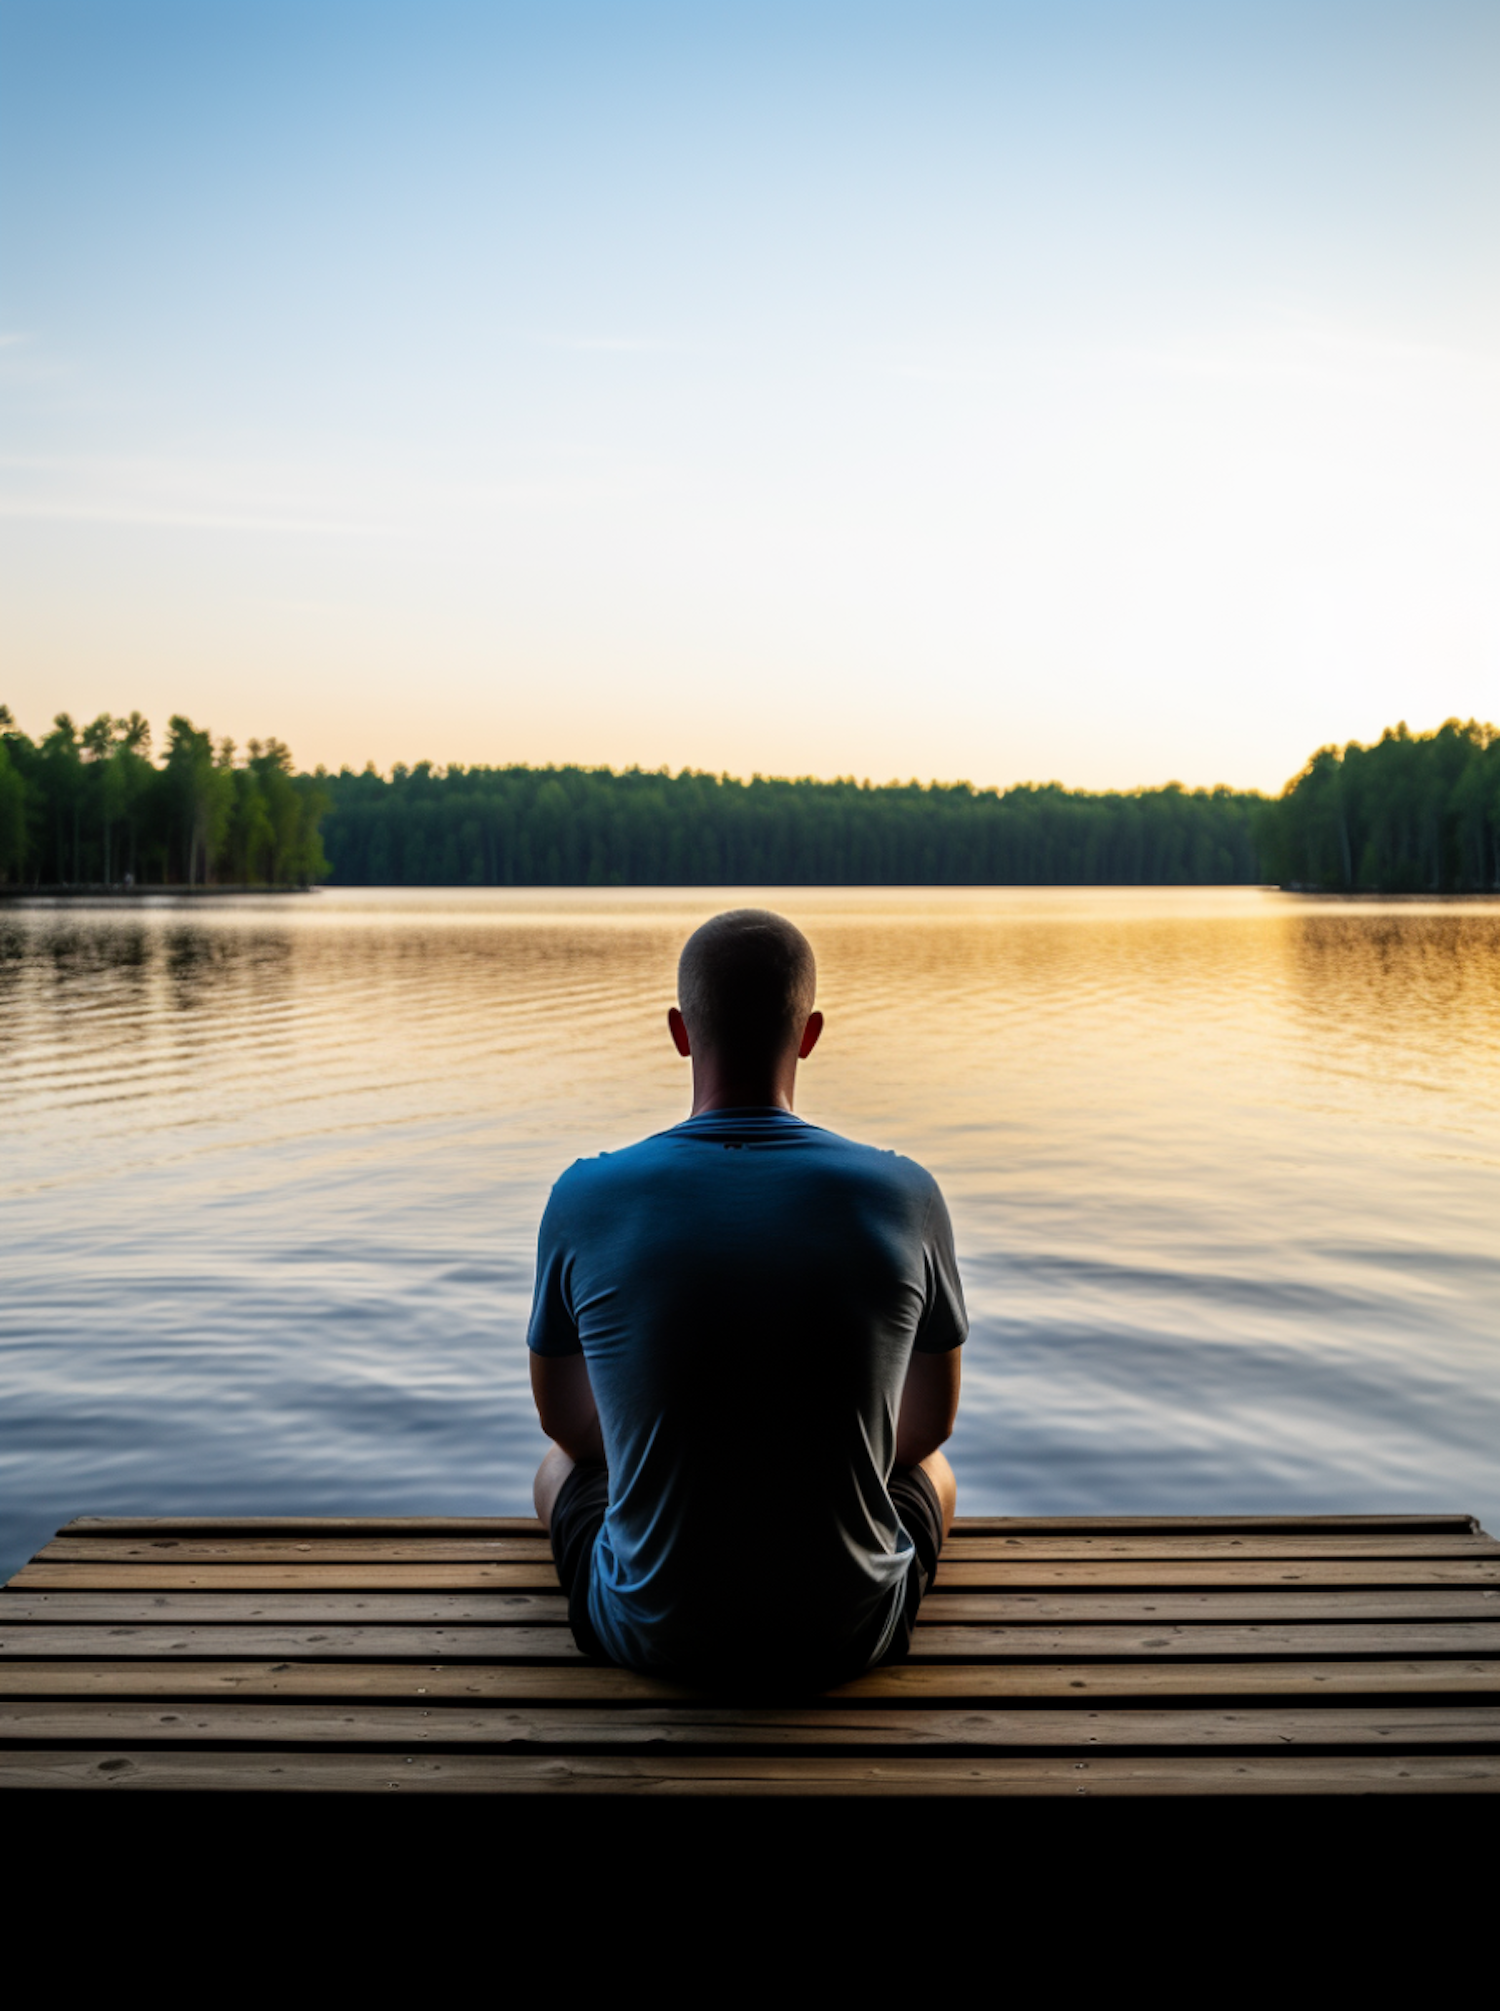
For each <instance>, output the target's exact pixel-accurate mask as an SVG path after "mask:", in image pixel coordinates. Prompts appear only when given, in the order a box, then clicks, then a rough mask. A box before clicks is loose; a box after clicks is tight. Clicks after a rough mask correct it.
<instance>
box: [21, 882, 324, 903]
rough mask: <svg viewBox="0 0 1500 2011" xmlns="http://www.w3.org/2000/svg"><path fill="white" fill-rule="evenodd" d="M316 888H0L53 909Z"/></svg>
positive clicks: (309, 891)
mask: <svg viewBox="0 0 1500 2011" xmlns="http://www.w3.org/2000/svg"><path fill="white" fill-rule="evenodd" d="M317 891H318V890H317V888H316V887H188V886H181V887H174V886H170V885H168V886H163V887H110V886H96V887H89V886H82V887H46V886H42V887H0V901H6V902H12V903H14V902H17V901H34V902H36V903H37V905H38V906H46V907H54V906H58V905H61V904H64V903H71V902H74V901H107V902H109V903H110V904H111V905H113V904H114V903H115V902H120V903H121V904H123V905H124V906H127V907H130V906H134V905H135V904H136V903H137V902H140V901H218V900H223V899H226V898H227V899H230V900H238V899H242V898H243V897H244V896H246V895H254V896H256V897H257V898H260V897H262V896H264V895H267V894H274V895H275V896H276V897H277V898H278V899H279V898H280V897H281V896H282V895H283V894H315V893H316V892H317Z"/></svg>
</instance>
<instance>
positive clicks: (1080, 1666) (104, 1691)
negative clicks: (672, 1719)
mask: <svg viewBox="0 0 1500 2011" xmlns="http://www.w3.org/2000/svg"><path fill="white" fill-rule="evenodd" d="M208 1696H220V1697H228V1696H242V1697H287V1698H305V1699H308V1700H310V1701H311V1700H314V1699H323V1700H330V1699H331V1700H336V1699H341V1698H347V1699H364V1698H369V1699H375V1698H383V1699H387V1700H390V1701H399V1700H419V1699H422V1698H431V1699H434V1700H448V1701H459V1702H470V1701H482V1700H486V1699H488V1700H490V1701H492V1702H504V1703H523V1702H524V1703H536V1704H551V1705H573V1704H621V1703H624V1704H631V1705H634V1704H639V1703H661V1702H669V1701H671V1702H677V1703H683V1704H702V1703H703V1702H704V1701H705V1699H704V1696H703V1693H702V1692H701V1691H696V1690H691V1689H689V1688H687V1687H686V1686H685V1685H681V1684H673V1683H664V1682H661V1681H659V1680H657V1679H656V1678H655V1677H651V1676H638V1675H635V1674H634V1673H633V1672H632V1671H630V1670H628V1669H610V1668H602V1667H599V1666H598V1665H596V1664H592V1663H586V1662H577V1663H573V1664H563V1665H559V1664H550V1665H549V1664H545V1663H534V1664H527V1663H515V1662H513V1663H499V1662H493V1663H468V1664H466V1663H461V1662H432V1663H427V1664H422V1663H410V1662H407V1663H378V1662H343V1663H340V1662H292V1661H290V1660H286V1661H278V1662H251V1661H245V1662H196V1661H185V1660H184V1661H180V1662H173V1661H134V1660H121V1661H115V1662H107V1661H79V1662H46V1661H35V1662H24V1661H18V1662H10V1661H4V1660H0V1697H10V1698H21V1697H34V1698H42V1697H120V1698H125V1697H158V1698H191V1697H208ZM1231 1697H1234V1698H1255V1699H1265V1700H1268V1701H1269V1700H1274V1701H1277V1702H1285V1701H1286V1700H1288V1699H1292V1698H1299V1699H1302V1700H1304V1701H1313V1700H1316V1701H1319V1702H1322V1701H1324V1700H1327V1699H1330V1698H1335V1697H1339V1698H1344V1699H1353V1698H1363V1699H1381V1698H1443V1697H1448V1698H1458V1697H1461V1698H1464V1699H1466V1700H1468V1701H1470V1702H1474V1703H1478V1702H1481V1701H1483V1702H1486V1703H1491V1702H1500V1660H1489V1659H1484V1658H1479V1659H1476V1658H1474V1657H1471V1656H1463V1657H1457V1658H1448V1659H1433V1660H1430V1661H1423V1660H1419V1659H1416V1658H1412V1659H1410V1660H1392V1661H1386V1662H1366V1661H1342V1662H1341V1661H1334V1662H1254V1661H1251V1662H1186V1661H1185V1662H1176V1663H1173V1662H1160V1661H1153V1662H1119V1663H1107V1662H1102V1663H1078V1662H1061V1663H1057V1662H1054V1663H1045V1662H1043V1663H1036V1662H1009V1663H1007V1662H994V1663H989V1664H972V1663H971V1664H945V1663H929V1664H926V1665H916V1666H914V1665H912V1664H911V1663H906V1664H903V1665H902V1666H900V1667H899V1668H887V1669H876V1670H872V1671H871V1673H870V1674H868V1675H865V1676H861V1677H859V1679H858V1680H857V1681H856V1682H853V1683H846V1684H844V1685H843V1686H842V1687H841V1688H839V1689H837V1690H834V1691H831V1692H829V1693H828V1700H829V1702H830V1703H831V1704H833V1705H845V1704H853V1705H861V1704H864V1703H875V1704H880V1703H900V1704H910V1705H927V1704H933V1703H943V1702H948V1703H951V1702H956V1701H968V1702H973V1703H974V1704H976V1705H979V1704H983V1703H985V1702H991V1701H1004V1702H1007V1703H1016V1702H1018V1701H1024V1700H1029V1699H1053V1700H1057V1701H1059V1702H1063V1703H1071V1704H1087V1703H1092V1702H1094V1701H1096V1700H1100V1699H1106V1698H1109V1699H1115V1700H1119V1699H1124V1698H1131V1699H1138V1700H1139V1701H1140V1702H1142V1703H1161V1702H1164V1701H1176V1700H1179V1699H1187V1698H1196V1699H1213V1698H1231ZM819 1708H822V1706H819Z"/></svg>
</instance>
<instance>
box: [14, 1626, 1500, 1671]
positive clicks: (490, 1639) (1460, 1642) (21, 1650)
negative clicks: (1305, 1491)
mask: <svg viewBox="0 0 1500 2011" xmlns="http://www.w3.org/2000/svg"><path fill="white" fill-rule="evenodd" d="M135 1655H140V1656H146V1657H151V1658H167V1657H175V1656H179V1655H180V1656H185V1657H187V1658H189V1659H192V1660H206V1659H211V1658H213V1657H218V1656H223V1657H228V1658H230V1659H233V1660H240V1659H243V1658H244V1657H246V1656H254V1657H257V1658H265V1659H268V1660H271V1659H275V1658H277V1657H279V1656H287V1657H289V1658H292V1659H295V1660H297V1661H376V1662H385V1661H394V1660H397V1659H402V1658H405V1659H410V1660H417V1661H430V1660H436V1659H437V1658H439V1657H441V1658H443V1659H445V1660H452V1661H457V1662H491V1661H505V1662H573V1661H578V1660H580V1659H581V1657H580V1655H579V1651H578V1649H577V1648H576V1647H575V1646H574V1643H573V1636H572V1634H571V1633H570V1632H569V1630H568V1629H567V1627H565V1626H564V1627H505V1628H499V1627H462V1626H457V1627H421V1626H417V1627H388V1626H386V1627H382V1626H373V1627H335V1626H323V1627H294V1626H257V1625H254V1624H246V1625H240V1626H193V1625H189V1626H181V1627H156V1626H147V1627H130V1626H110V1627H77V1626H71V1627H70V1626H49V1625H35V1624H34V1625H30V1626H25V1627H16V1628H11V1627H5V1628H0V1662H3V1661H5V1660H7V1659H14V1658H19V1659H25V1660H35V1659H37V1658H39V1657H42V1658H45V1657H56V1658H57V1659H59V1660H68V1659H72V1658H75V1657H79V1656H108V1657H109V1658H111V1659H113V1660H119V1659H121V1658H124V1657H130V1656H135ZM1341 1655H1366V1656H1375V1657H1388V1656H1391V1655H1405V1656H1420V1655H1468V1656H1500V1621H1483V1620H1452V1621H1439V1620H1432V1621H1413V1622H1407V1623H1402V1622H1397V1621H1374V1622H1368V1623H1358V1622H1354V1623H1350V1624H1347V1625H1328V1624H1324V1623H1319V1622H1313V1623H1310V1624H1307V1625H1301V1626H1298V1625H1282V1626H1253V1625H1251V1626H1241V1627H1215V1626H1210V1625H1192V1626H1171V1625H1167V1626H1148V1627H1144V1628H1142V1627H1130V1626H1116V1627H1090V1626H1086V1625H1079V1626H1074V1627H1044V1626H1032V1627H941V1626H931V1625H923V1624H921V1623H920V1622H919V1623H918V1625H917V1627H916V1629H915V1630H914V1632H913V1636H912V1649H911V1659H912V1661H913V1662H934V1661H952V1662H971V1663H972V1662H983V1661H1010V1660H1014V1659H1017V1658H1021V1657H1025V1658H1029V1659H1032V1660H1036V1661H1053V1660H1062V1659H1067V1660H1077V1661H1088V1660H1094V1661H1115V1660H1120V1659H1123V1658H1125V1657H1127V1656H1139V1657H1141V1658H1142V1659H1144V1660H1167V1659H1177V1658H1179V1657H1183V1656H1192V1657H1196V1658H1197V1659H1199V1660H1212V1661H1226V1660H1229V1659H1231V1658H1237V1657H1240V1656H1245V1657H1253V1658H1255V1659H1258V1660H1268V1659H1270V1658H1273V1657H1276V1658H1282V1657H1292V1658H1295V1659H1296V1660H1299V1661H1312V1660H1327V1659H1329V1658H1332V1657H1335V1656H1341Z"/></svg>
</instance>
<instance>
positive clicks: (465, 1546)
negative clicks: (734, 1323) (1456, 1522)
mask: <svg viewBox="0 0 1500 2011" xmlns="http://www.w3.org/2000/svg"><path fill="white" fill-rule="evenodd" d="M945 1557H946V1558H947V1559H949V1560H951V1561H952V1562H954V1563H963V1564H1006V1565H1010V1564H1047V1565H1057V1564H1073V1563H1094V1562H1098V1563H1110V1562H1119V1563H1126V1564H1139V1563H1158V1562H1161V1563H1174V1564H1194V1563H1201V1564H1220V1563H1230V1564H1233V1563H1258V1562H1278V1561H1283V1560H1285V1561H1289V1562H1292V1563H1303V1562H1311V1561H1314V1560H1317V1559H1327V1560H1330V1561H1345V1562H1356V1561H1361V1560H1369V1559H1377V1558H1380V1559H1384V1558H1390V1559H1393V1560H1404V1561H1409V1560H1412V1559H1419V1558H1435V1557H1464V1558H1475V1559H1486V1558H1487V1559H1490V1560H1493V1561H1497V1562H1500V1543H1497V1542H1495V1540H1494V1539H1493V1538H1492V1537H1489V1536H1474V1535H1446V1534H1437V1535H1432V1536H1411V1535H1406V1534H1397V1535H1389V1536H1352V1535H1344V1534H1334V1535H1328V1536H1267V1537H1259V1538H1257V1537H1249V1536H1204V1537H1197V1538H1191V1539H1190V1538H1187V1537H1182V1538H1178V1539H1173V1538H1171V1537H1167V1536H1158V1537H1143V1536H1131V1537H1117V1536H1078V1537H1064V1536H1050V1537H1032V1536H1010V1537H978V1536H973V1537H969V1538H968V1539H967V1540H965V1541H963V1542H961V1543H958V1544H950V1545H949V1547H948V1549H947V1551H946V1552H945ZM34 1561H35V1562H36V1563H39V1564H166V1565H187V1564H328V1565H338V1566H343V1565H347V1564H424V1565H425V1564H543V1565H548V1566H550V1565H551V1563H552V1550H551V1546H550V1545H549V1543H548V1541H547V1539H546V1538H545V1537H536V1536H496V1537H473V1536H463V1537H443V1538H428V1537H422V1538H407V1539H404V1540H398V1539H396V1538H383V1539H381V1540H378V1541H377V1540H373V1539H362V1538H358V1537H354V1536H341V1537H338V1538H331V1539H326V1540H322V1541H319V1540H316V1539H314V1538H312V1537H258V1536H249V1535H245V1536H235V1537H228V1536H224V1537H213V1538H210V1537H192V1538H189V1537H179V1536H160V1537H153V1538H144V1537H113V1536H92V1537H82V1538H71V1537H61V1536H60V1537H56V1538H54V1539H53V1541H52V1542H50V1543H47V1544H45V1545H43V1547H42V1549H40V1550H39V1551H38V1552H37V1554H36V1558H35V1560H34Z"/></svg>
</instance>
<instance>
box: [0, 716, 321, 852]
mask: <svg viewBox="0 0 1500 2011" xmlns="http://www.w3.org/2000/svg"><path fill="white" fill-rule="evenodd" d="M235 755H236V750H235V745H234V742H233V741H232V740H220V741H217V742H216V741H215V740H214V739H213V737H212V735H210V734H208V733H204V732H200V731H199V729H198V728H197V727H195V726H194V725H193V723H192V721H191V720H189V719H184V718H183V717H182V716H181V715H180V714H177V715H174V716H173V718H172V719H170V720H169V721H168V722H167V739H166V745H165V747H164V748H163V750H162V756H161V759H160V761H153V760H152V759H151V728H150V726H149V725H148V724H147V722H146V721H145V720H144V719H143V718H142V717H141V715H140V714H139V713H138V712H132V713H131V714H130V715H129V717H128V718H124V719H116V718H113V717H111V715H110V714H109V713H101V714H100V715H99V717H98V718H97V719H95V720H93V721H91V722H90V724H89V725H87V726H85V727H82V728H80V727H78V726H76V725H75V724H74V722H73V720H72V719H71V718H70V717H69V716H68V714H67V713H65V712H60V713H59V714H58V715H57V717H56V719H55V720H54V721H53V723H52V730H51V732H50V733H47V734H44V735H43V737H42V738H41V739H40V740H36V741H34V740H31V739H29V738H28V737H27V736H26V735H25V734H24V733H22V732H20V731H19V730H18V729H17V727H16V724H15V721H14V719H13V718H12V716H11V712H10V709H9V707H8V706H3V705H0V885H7V884H9V885H11V886H13V887H14V886H15V885H17V884H20V885H22V886H26V885H31V886H53V887H81V886H137V887H139V886H183V887H202V886H211V885H221V886H222V885H234V886H266V887H280V886H306V885H308V884H310V883H311V882H312V881H314V880H321V879H326V878H327V875H328V861H327V859H326V858H325V857H324V854H323V845H322V840H321V837H320V835H319V825H320V823H321V821H322V819H323V818H324V817H325V816H326V814H327V811H328V805H329V797H328V791H327V788H326V787H325V785H324V784H323V782H322V781H320V780H319V778H318V777H316V776H313V775H298V774H297V773H296V772H295V771H294V769H293V766H292V757H291V753H290V751H289V750H288V749H287V748H286V747H285V746H283V744H282V743H281V741H279V740H267V741H263V742H262V741H259V740H252V741H251V742H250V744H249V746H248V748H247V749H246V753H245V758H244V760H243V761H238V760H236V758H235Z"/></svg>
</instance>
